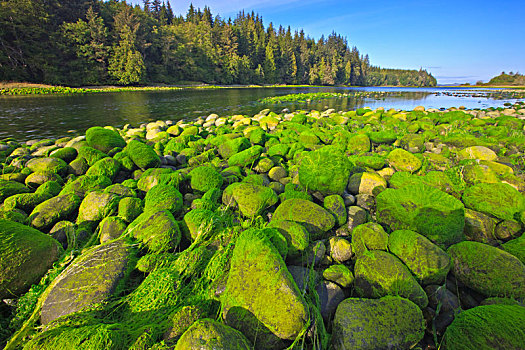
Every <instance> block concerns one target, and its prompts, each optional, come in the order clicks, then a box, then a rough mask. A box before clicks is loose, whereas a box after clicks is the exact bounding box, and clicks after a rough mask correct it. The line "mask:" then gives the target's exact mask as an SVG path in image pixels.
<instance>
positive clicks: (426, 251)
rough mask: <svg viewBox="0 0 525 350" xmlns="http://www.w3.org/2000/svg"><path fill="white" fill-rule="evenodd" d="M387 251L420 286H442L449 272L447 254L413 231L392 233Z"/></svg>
mask: <svg viewBox="0 0 525 350" xmlns="http://www.w3.org/2000/svg"><path fill="white" fill-rule="evenodd" d="M388 249H389V251H390V252H391V253H392V254H394V255H395V256H397V257H398V258H399V259H400V260H401V261H402V262H403V263H404V264H405V265H406V266H407V267H408V268H409V270H410V271H411V272H412V273H413V274H414V275H415V276H416V278H417V279H418V281H419V282H420V283H422V284H425V285H426V284H442V283H443V281H444V280H445V278H446V277H447V274H448V271H449V270H450V265H451V264H450V257H449V256H448V254H447V253H445V252H444V251H443V250H442V249H441V248H439V247H438V246H437V245H435V244H433V243H432V242H430V241H429V240H428V239H427V238H426V237H424V236H422V235H420V234H418V233H416V232H414V231H410V230H397V231H394V232H392V233H391V234H390V236H389V237H388Z"/></svg>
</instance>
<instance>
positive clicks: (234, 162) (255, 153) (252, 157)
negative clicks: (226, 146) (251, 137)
mask: <svg viewBox="0 0 525 350" xmlns="http://www.w3.org/2000/svg"><path fill="white" fill-rule="evenodd" d="M262 152H263V147H261V146H259V145H255V146H252V147H250V148H248V149H245V150H244V151H241V152H239V153H235V154H234V155H232V156H231V157H230V158H229V159H228V166H240V167H249V166H251V165H252V164H255V162H256V161H257V160H258V159H259V156H260V155H261V153H262Z"/></svg>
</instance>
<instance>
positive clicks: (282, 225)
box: [269, 220, 310, 258]
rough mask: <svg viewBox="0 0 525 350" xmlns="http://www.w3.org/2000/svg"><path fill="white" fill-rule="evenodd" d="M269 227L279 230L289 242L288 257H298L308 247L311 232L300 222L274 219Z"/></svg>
mask: <svg viewBox="0 0 525 350" xmlns="http://www.w3.org/2000/svg"><path fill="white" fill-rule="evenodd" d="M269 227H272V228H275V229H277V230H279V232H280V233H281V234H282V235H283V236H284V238H285V239H286V241H287V243H288V257H290V258H296V257H299V256H301V254H302V253H303V252H304V251H305V249H307V248H308V244H309V242H310V240H309V237H310V234H309V233H308V231H307V230H306V229H305V228H304V227H303V226H302V225H300V224H298V223H296V222H293V221H287V220H283V221H272V222H271V223H270V225H269Z"/></svg>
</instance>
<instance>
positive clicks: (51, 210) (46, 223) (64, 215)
mask: <svg viewBox="0 0 525 350" xmlns="http://www.w3.org/2000/svg"><path fill="white" fill-rule="evenodd" d="M81 202H82V199H81V198H80V197H79V196H77V195H74V194H66V195H60V196H56V197H53V198H51V199H48V200H47V201H45V202H42V203H40V204H39V205H37V206H36V207H35V209H33V211H32V212H31V215H29V222H30V223H31V226H33V227H35V228H37V229H39V230H43V229H47V228H50V227H51V226H53V225H54V224H56V223H57V222H59V221H62V220H67V219H68V218H69V217H70V216H72V215H73V214H74V213H75V211H76V210H77V209H78V207H79V206H80V203H81Z"/></svg>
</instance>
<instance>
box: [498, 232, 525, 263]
mask: <svg viewBox="0 0 525 350" xmlns="http://www.w3.org/2000/svg"><path fill="white" fill-rule="evenodd" d="M501 248H502V249H503V250H504V251H506V252H507V253H510V254H512V255H514V256H515V257H516V258H518V259H519V260H520V261H521V263H522V264H524V265H525V234H524V235H521V236H520V237H518V238H516V239H512V240H510V241H508V242H507V243H504V244H502V245H501Z"/></svg>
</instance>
